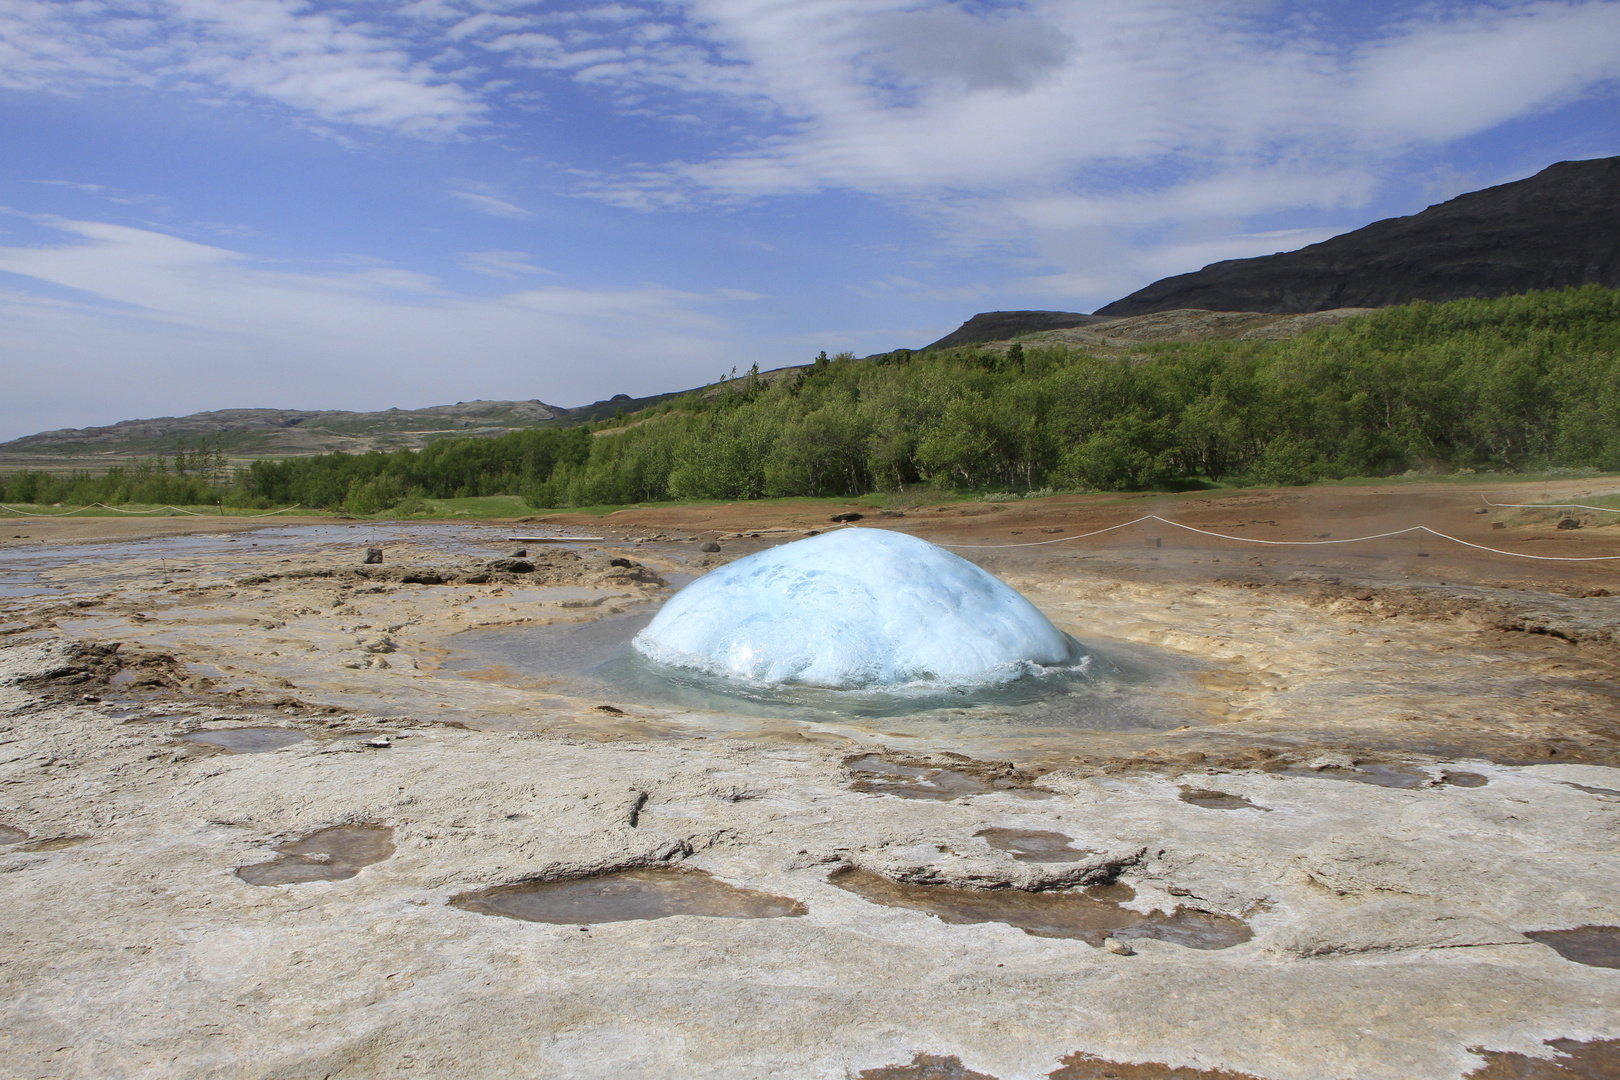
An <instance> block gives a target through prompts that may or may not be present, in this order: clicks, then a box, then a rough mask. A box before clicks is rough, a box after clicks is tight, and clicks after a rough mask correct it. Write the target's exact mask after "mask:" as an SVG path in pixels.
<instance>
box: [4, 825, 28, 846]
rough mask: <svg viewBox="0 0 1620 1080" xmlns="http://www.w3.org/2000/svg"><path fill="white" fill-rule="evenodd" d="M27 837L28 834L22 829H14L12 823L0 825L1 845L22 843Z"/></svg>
mask: <svg viewBox="0 0 1620 1080" xmlns="http://www.w3.org/2000/svg"><path fill="white" fill-rule="evenodd" d="M26 839H28V834H27V833H25V832H23V831H22V830H21V829H13V828H12V827H11V826H10V825H0V846H3V845H6V844H20V843H22V842H23V841H24V840H26Z"/></svg>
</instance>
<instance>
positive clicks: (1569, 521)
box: [1558, 518, 1581, 529]
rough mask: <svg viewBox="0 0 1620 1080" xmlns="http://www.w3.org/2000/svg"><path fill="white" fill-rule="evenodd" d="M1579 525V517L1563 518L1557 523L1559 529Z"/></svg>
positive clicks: (1578, 526)
mask: <svg viewBox="0 0 1620 1080" xmlns="http://www.w3.org/2000/svg"><path fill="white" fill-rule="evenodd" d="M1580 527H1581V523H1580V519H1579V518H1564V519H1563V520H1562V521H1560V522H1559V523H1558V528H1560V529H1578V528H1580Z"/></svg>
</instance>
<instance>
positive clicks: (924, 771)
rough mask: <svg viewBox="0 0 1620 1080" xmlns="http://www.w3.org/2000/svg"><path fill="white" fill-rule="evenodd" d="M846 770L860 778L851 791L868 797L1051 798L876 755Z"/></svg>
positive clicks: (1008, 784) (851, 763)
mask: <svg viewBox="0 0 1620 1080" xmlns="http://www.w3.org/2000/svg"><path fill="white" fill-rule="evenodd" d="M845 767H846V768H848V769H849V771H850V772H852V773H855V774H856V775H857V776H858V779H857V780H856V781H855V782H854V783H852V784H850V785H849V788H850V790H851V791H862V792H865V793H866V794H868V795H894V796H897V797H899V798H902V799H932V800H935V801H938V802H948V801H950V800H951V799H960V798H962V797H963V796H964V795H983V794H984V793H985V792H987V791H1006V792H1010V793H1011V794H1014V795H1018V796H1020V797H1021V798H1025V799H1047V798H1051V796H1052V793H1051V792H1049V791H1040V790H1036V789H1031V788H1025V787H1020V786H1019V785H1018V784H1016V783H1013V782H1012V781H1008V780H992V781H985V780H980V779H978V778H977V777H974V776H969V775H968V774H967V773H965V772H959V771H957V770H955V769H944V768H918V767H916V766H913V765H898V764H896V763H894V762H892V761H885V760H883V759H882V758H880V757H878V756H877V755H876V754H868V755H866V756H865V757H858V758H855V759H854V760H852V761H849V762H846V763H845Z"/></svg>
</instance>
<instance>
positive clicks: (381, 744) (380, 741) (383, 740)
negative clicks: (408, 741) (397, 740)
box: [366, 735, 394, 749]
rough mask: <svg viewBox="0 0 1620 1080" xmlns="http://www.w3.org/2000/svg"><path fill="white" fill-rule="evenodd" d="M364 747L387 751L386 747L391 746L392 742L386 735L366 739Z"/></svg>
mask: <svg viewBox="0 0 1620 1080" xmlns="http://www.w3.org/2000/svg"><path fill="white" fill-rule="evenodd" d="M366 745H367V746H375V747H377V748H378V749H387V748H388V747H390V746H393V745H394V742H393V740H392V739H390V738H389V737H388V736H386V735H378V736H377V737H375V738H372V739H367V740H366Z"/></svg>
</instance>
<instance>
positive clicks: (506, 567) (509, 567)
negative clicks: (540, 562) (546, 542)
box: [489, 558, 534, 574]
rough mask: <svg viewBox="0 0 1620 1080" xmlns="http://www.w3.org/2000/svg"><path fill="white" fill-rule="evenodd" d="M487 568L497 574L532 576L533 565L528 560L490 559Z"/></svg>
mask: <svg viewBox="0 0 1620 1080" xmlns="http://www.w3.org/2000/svg"><path fill="white" fill-rule="evenodd" d="M489 568H490V569H491V570H493V571H495V572H496V573H499V574H532V573H534V563H532V562H530V561H529V560H528V559H518V558H511V559H491V560H490V561H489Z"/></svg>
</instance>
